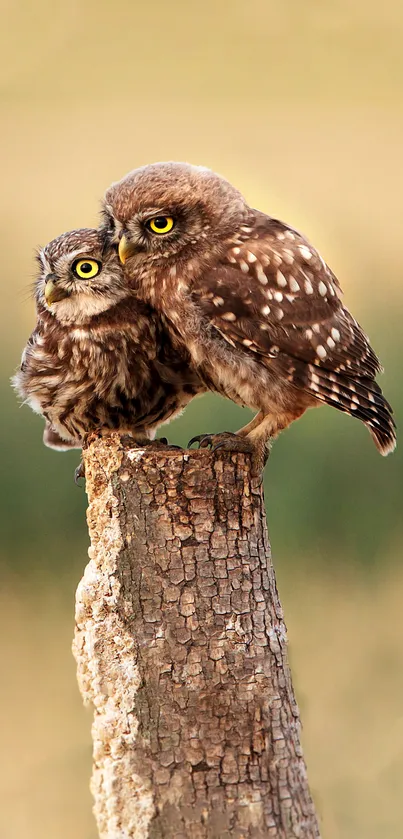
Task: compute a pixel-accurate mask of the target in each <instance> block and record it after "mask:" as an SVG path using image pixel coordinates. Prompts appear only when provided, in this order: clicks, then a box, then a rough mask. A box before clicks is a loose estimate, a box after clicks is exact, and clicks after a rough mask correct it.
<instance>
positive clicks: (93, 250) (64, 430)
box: [14, 230, 204, 449]
mask: <svg viewBox="0 0 403 839" xmlns="http://www.w3.org/2000/svg"><path fill="white" fill-rule="evenodd" d="M103 245H104V242H103V239H102V237H101V236H100V235H99V233H98V232H97V231H95V230H76V231H72V232H71V233H66V234H63V235H62V236H60V237H58V238H57V239H55V240H53V242H51V243H50V244H49V245H47V246H46V247H45V248H44V249H43V250H42V251H41V253H40V254H39V262H40V265H41V273H40V276H39V277H38V280H37V284H36V301H37V324H36V327H35V329H34V332H33V333H32V335H31V337H30V339H29V341H28V344H27V346H26V348H25V351H24V354H23V358H22V363H21V368H20V370H19V372H18V373H17V375H16V376H15V378H14V385H15V387H16V389H17V390H18V392H19V394H20V395H21V396H22V398H23V399H24V400H26V401H27V402H28V403H29V404H30V405H31V407H32V408H33V409H34V410H35V411H37V412H38V413H40V414H42V415H43V416H44V417H45V419H46V426H45V432H44V442H45V444H46V445H48V446H50V447H53V448H57V449H65V448H71V447H80V446H81V445H82V442H83V439H84V437H85V435H86V434H87V433H89V432H90V431H97V430H98V431H104V430H108V429H114V430H120V431H122V432H126V433H130V434H132V435H133V436H135V437H136V439H139V440H143V441H144V440H146V439H147V438H152V437H153V436H154V434H155V431H156V429H157V427H158V426H159V425H161V423H163V422H166V421H167V420H168V419H170V418H171V417H172V416H174V415H175V414H177V413H178V412H179V411H181V410H182V409H183V407H184V406H185V405H186V404H187V403H188V402H189V401H190V399H191V398H192V396H194V395H195V394H196V393H199V392H201V391H202V390H203V389H204V385H203V384H202V383H201V381H200V380H199V379H198V377H197V375H196V374H195V373H194V372H193V371H192V370H191V368H190V365H189V356H188V353H187V352H186V350H183V349H182V348H179V349H178V350H176V349H175V348H174V346H173V344H172V341H171V339H170V337H169V336H168V335H166V334H165V333H164V329H163V327H162V323H161V320H160V318H158V317H156V314H155V312H153V310H152V309H151V307H150V306H148V305H147V304H146V303H144V302H143V301H141V300H139V299H137V298H136V297H135V295H134V294H133V292H132V291H131V290H130V289H129V288H128V286H127V283H126V281H125V279H124V276H123V272H122V269H121V267H120V265H119V261H118V259H117V254H116V252H115V250H114V249H109V251H108V253H107V254H106V255H105V254H103ZM78 255H82V256H84V257H87V258H88V259H90V258H96V259H97V260H103V262H102V269H101V271H100V273H99V275H98V276H96V277H95V278H94V279H93V280H92V281H87V280H86V281H83V282H81V283H80V282H79V281H77V279H76V278H75V277H74V276H73V275H72V273H71V265H72V264H73V261H74V259H77V256H78ZM49 275H51V276H52V277H53V280H52V281H53V282H54V283H55V284H56V285H58V284H60V285H61V287H62V288H64V289H65V291H66V297H65V298H64V299H62V300H60V301H58V302H56V303H54V304H52V305H51V306H48V305H47V303H46V300H45V297H44V288H45V286H46V282H47V279H48V277H49ZM94 306H95V307H96V311H95V312H94ZM77 313H78V314H77Z"/></svg>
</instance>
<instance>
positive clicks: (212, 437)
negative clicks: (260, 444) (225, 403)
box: [188, 431, 250, 452]
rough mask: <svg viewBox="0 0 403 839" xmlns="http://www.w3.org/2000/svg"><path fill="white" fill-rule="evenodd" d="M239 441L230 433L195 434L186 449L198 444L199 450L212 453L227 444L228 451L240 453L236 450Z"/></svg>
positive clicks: (238, 438)
mask: <svg viewBox="0 0 403 839" xmlns="http://www.w3.org/2000/svg"><path fill="white" fill-rule="evenodd" d="M240 439H241V438H240V437H238V435H237V434H234V433H233V432H232V431H222V432H221V433H220V434H197V435H196V436H195V437H192V439H191V440H189V442H188V448H190V447H191V446H192V444H193V443H198V444H199V449H210V451H212V452H213V451H215V450H216V448H218V447H221V446H225V445H226V444H228V451H240V449H238V442H237V441H238V440H240ZM231 441H232V443H231ZM248 451H250V449H248Z"/></svg>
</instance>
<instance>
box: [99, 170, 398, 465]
mask: <svg viewBox="0 0 403 839" xmlns="http://www.w3.org/2000/svg"><path fill="white" fill-rule="evenodd" d="M161 212H163V213H166V214H167V215H169V216H172V217H173V218H174V219H175V221H176V222H177V223H176V227H175V228H174V229H173V230H172V232H171V233H169V234H168V235H166V236H155V235H154V236H153V235H150V234H149V232H145V231H144V230H143V224H144V219H147V218H148V217H149V215H150V214H151V215H152V214H153V213H161ZM104 217H105V231H108V232H107V235H108V236H109V241H111V242H115V243H118V241H119V239H120V237H122V236H124V237H125V240H127V241H128V242H130V243H131V244H130V251H129V253H130V256H131V258H130V259H128V261H127V263H126V264H125V273H126V276H127V278H128V282H129V283H130V285H131V286H132V287H133V289H134V290H135V292H136V294H138V295H139V296H141V297H142V298H143V299H144V300H145V301H147V302H149V303H151V304H152V305H153V307H155V309H156V310H158V311H159V312H160V314H161V316H163V317H164V322H165V324H166V327H167V329H168V330H169V329H170V330H171V334H172V335H175V338H176V339H178V338H179V340H180V341H181V342H182V344H183V346H184V347H186V349H187V350H188V351H189V353H190V356H191V359H192V364H193V365H194V367H195V369H196V370H197V371H198V373H199V375H200V376H201V378H203V379H204V381H205V382H206V383H207V386H208V387H209V388H210V389H214V390H216V391H218V392H219V393H222V394H224V395H226V396H229V398H231V399H233V400H234V401H236V402H239V403H241V404H246V405H248V406H249V407H251V408H254V409H256V410H258V411H260V412H262V415H263V417H264V420H263V421H262V423H261V425H260V426H259V428H260V432H261V438H262V439H263V438H265V439H267V437H268V436H273V435H275V434H276V433H277V432H278V431H279V430H281V428H284V427H286V425H288V424H289V423H290V422H291V421H292V420H293V419H295V418H297V417H298V416H300V415H301V413H303V412H304V410H305V409H306V408H308V407H312V406H315V405H319V404H321V403H324V402H325V403H327V404H329V405H332V406H334V407H336V408H338V409H339V410H341V411H344V412H346V413H349V414H351V415H352V416H355V417H357V418H359V419H361V420H362V421H363V422H364V423H365V424H366V425H367V426H368V428H369V430H370V432H371V434H372V436H373V437H374V440H375V442H376V445H377V446H378V448H379V450H380V451H381V452H382V453H383V454H387V453H388V452H389V451H391V450H392V449H393V448H394V445H395V439H396V438H395V425H394V421H393V417H392V412H391V408H390V406H389V404H388V403H387V402H386V400H385V399H384V397H383V395H382V392H381V390H380V388H379V386H378V385H377V384H376V382H375V381H374V379H375V375H376V374H377V372H379V370H380V364H379V361H378V359H377V357H376V355H375V353H374V351H373V350H372V348H371V346H370V344H369V341H368V339H367V337H366V335H365V334H364V332H363V331H362V329H361V327H360V326H359V324H358V323H357V322H356V321H355V320H354V318H353V317H352V315H351V314H350V313H349V311H348V310H347V309H346V308H345V307H344V306H343V303H342V301H341V289H340V285H339V282H338V280H337V278H336V277H335V276H334V274H333V273H332V271H331V270H330V269H329V267H328V266H327V265H326V264H325V262H324V261H323V259H322V257H321V256H320V254H319V253H318V252H317V251H316V250H315V248H313V247H312V246H311V245H310V244H309V242H308V241H307V240H306V239H305V238H304V237H303V236H302V235H301V234H300V233H298V232H297V231H296V230H294V229H292V228H290V227H289V226H287V225H286V224H283V223H282V222H280V221H278V220H276V219H272V218H270V217H269V216H266V215H264V214H263V213H261V212H259V211H257V210H253V209H251V208H250V207H248V205H247V204H246V202H245V200H244V199H243V198H242V196H241V195H240V193H239V192H238V191H237V190H235V189H234V188H233V187H231V185H229V184H228V183H227V182H226V181H224V180H223V179H222V178H220V177H219V176H218V175H215V174H214V173H212V172H208V171H206V170H200V169H198V168H196V167H191V166H188V165H186V164H173V163H167V164H154V165H153V166H151V167H143V168H142V169H138V170H135V171H134V172H132V173H129V175H127V176H126V177H125V178H123V179H122V181H120V182H119V183H117V184H114V185H113V186H112V187H111V188H110V189H109V190H108V192H107V193H106V198H105V202H104ZM184 243H186V247H185V248H184V247H183V244H184ZM248 436H250V437H252V436H253V439H254V440H257V438H258V437H259V430H258V428H254V429H253V430H252V432H251V433H250V434H249V433H248Z"/></svg>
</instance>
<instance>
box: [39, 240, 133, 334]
mask: <svg viewBox="0 0 403 839" xmlns="http://www.w3.org/2000/svg"><path fill="white" fill-rule="evenodd" d="M104 245H105V243H104V240H103V237H101V236H100V234H99V232H98V231H97V230H92V229H85V230H75V231H70V232H69V233H64V234H62V236H59V237H58V238H57V239H54V240H52V242H50V243H49V244H48V245H46V247H45V248H43V249H42V250H41V251H40V252H39V255H38V261H39V263H40V267H41V273H40V276H39V278H38V281H37V285H36V298H37V301H38V304H39V305H40V306H45V307H46V308H47V309H48V311H50V312H51V313H52V315H53V316H54V317H55V318H56V320H58V321H59V322H60V323H63V324H81V323H86V322H89V321H90V320H91V319H92V318H93V317H95V316H97V315H99V314H100V313H101V312H105V311H107V310H108V309H110V308H111V307H112V306H115V305H116V304H117V303H118V302H119V301H120V300H122V299H123V298H124V297H126V296H127V295H128V294H129V293H130V292H129V289H128V286H127V282H126V280H125V278H124V275H123V271H122V267H121V265H120V263H119V260H118V256H117V253H116V250H115V249H114V248H105V247H104Z"/></svg>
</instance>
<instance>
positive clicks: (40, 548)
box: [0, 0, 403, 839]
mask: <svg viewBox="0 0 403 839" xmlns="http://www.w3.org/2000/svg"><path fill="white" fill-rule="evenodd" d="M402 36H403V7H402V4H401V2H400V0H386V2H384V3H382V4H380V3H376V2H375V0H355V1H354V0H353V2H351V1H350V0H333V1H332V2H326V0H316V1H315V0H305V2H304V3H301V2H299V0H284V2H283V3H281V4H280V3H277V2H274V0H248V2H245V0H220V2H219V3H218V2H214V1H213V0H205V2H204V3H201V4H194V3H189V2H179V0H176V2H175V0H171V2H170V3H163V2H160V0H154V2H147V3H146V2H141V3H140V2H135V0H131V1H130V2H129V0H121V2H120V3H119V4H117V5H116V4H115V5H113V4H111V3H109V2H105V0H98V2H95V0H93V1H92V2H90V0H70V2H63V3H62V2H58V0H52V2H51V0H37V1H36V3H32V2H30V1H29V0H3V3H2V32H1V35H0V37H1V49H0V56H1V62H2V73H1V82H0V102H1V110H2V119H1V125H2V128H1V139H2V163H3V168H2V173H1V193H2V201H1V213H2V219H1V221H2V223H1V227H0V235H1V238H2V242H1V256H2V272H1V295H2V306H1V337H2V352H1V355H0V365H1V374H2V376H1V386H0V395H1V405H2V410H1V419H2V424H3V428H2V434H1V436H0V447H1V453H0V456H1V464H2V481H1V485H0V492H1V502H0V511H1V519H2V521H1V534H2V535H1V541H0V562H1V567H0V572H1V593H0V598H1V609H0V656H1V662H2V679H1V715H2V721H3V726H2V737H1V740H0V835H1V837H4V839H22V837H24V839H53V837H55V836H57V837H59V839H70V837H72V836H74V838H75V839H95V836H96V831H95V826H94V822H93V818H92V814H91V798H90V794H89V792H88V779H89V775H90V770H91V744H90V721H91V715H90V712H88V711H84V710H83V708H82V705H81V700H80V697H79V694H78V689H77V687H76V683H75V672H74V662H73V659H72V656H71V652H70V643H71V637H72V633H73V608H74V591H75V587H76V585H77V583H78V580H79V578H80V575H81V573H82V570H83V567H84V565H85V562H86V558H87V555H86V550H87V543H88V538H87V531H86V525H85V503H86V499H85V493H84V492H83V491H82V490H80V489H77V488H76V487H75V485H74V483H73V470H74V467H75V466H76V465H77V461H78V453H77V452H76V453H69V454H59V453H56V452H52V451H49V450H47V449H45V448H44V447H43V445H42V442H41V436H42V422H41V420H40V418H39V417H36V416H34V415H33V414H32V412H30V410H29V409H28V408H27V407H22V408H20V407H19V406H18V404H17V400H16V398H15V396H14V394H13V392H12V391H11V389H10V386H9V377H10V375H11V374H12V373H13V371H14V369H15V367H16V366H17V364H18V363H19V358H20V354H21V350H22V347H23V345H24V343H25V341H26V339H27V337H28V335H29V332H30V330H31V327H32V325H33V323H34V308H33V303H32V301H31V300H30V297H29V286H30V282H32V279H33V277H34V271H35V266H34V259H33V255H34V249H35V248H36V247H37V246H38V245H39V244H45V243H46V242H47V241H48V240H49V239H51V238H53V237H54V236H56V235H57V234H59V233H60V232H61V231H63V230H66V229H70V228H73V227H77V226H85V225H91V224H95V225H96V224H97V214H98V209H99V198H100V196H101V195H102V193H103V191H104V189H105V188H106V187H107V186H108V184H109V183H110V182H111V181H112V180H116V179H118V178H120V177H121V176H122V175H123V174H124V173H125V172H126V171H128V170H129V169H131V168H134V167H136V166H139V165H142V164H144V163H147V162H152V161H155V160H169V159H175V160H187V161H190V162H193V163H196V164H204V165H207V166H210V167H211V168H213V169H215V170H217V171H219V172H220V173H221V174H223V175H224V176H226V177H227V178H228V179H229V180H231V181H233V182H234V183H235V184H236V185H237V186H238V188H240V189H241V190H242V191H243V193H244V194H245V195H246V197H247V198H248V200H249V202H250V203H251V204H252V205H254V206H257V207H259V208H260V209H262V210H265V211H267V212H269V213H270V214H272V215H275V216H278V217H280V218H283V219H284V220H286V221H288V222H290V223H291V224H292V225H295V226H296V227H297V228H299V229H301V230H303V231H304V232H306V234H307V235H308V236H309V238H310V239H311V240H312V241H313V243H314V244H315V245H316V246H317V247H318V248H319V249H320V250H321V251H322V253H323V255H324V256H325V258H326V259H327V261H328V262H329V263H330V265H331V266H332V268H333V270H334V271H335V272H336V273H337V274H338V276H339V277H340V279H341V282H342V286H343V288H344V291H345V295H346V297H345V299H346V303H347V305H348V306H349V307H350V308H351V309H352V310H353V312H354V314H355V316H356V317H357V319H358V320H359V321H360V322H361V323H362V324H363V326H364V328H365V330H366V331H367V332H368V333H369V334H370V336H371V340H372V343H373V345H374V347H375V349H376V350H377V351H378V353H379V355H380V356H381V359H382V361H383V363H384V365H385V368H386V373H385V375H384V376H383V377H382V386H383V387H384V390H385V392H386V394H387V397H388V398H389V399H390V401H391V402H392V404H393V405H394V407H395V410H396V417H397V421H398V423H399V418H400V417H401V416H402V412H403V397H402V392H401V359H402V354H403V330H402V327H401V322H402V303H403V292H402V257H401V244H400V243H401V227H402V187H403V169H402V146H403V104H402V96H401V91H402V82H403V51H402ZM245 420H246V412H244V411H242V410H241V409H239V408H236V407H234V406H232V405H231V404H230V403H225V402H224V401H222V400H220V399H216V398H214V397H209V396H207V397H203V398H202V399H201V400H198V401H196V402H194V403H193V404H192V405H191V406H190V407H189V408H188V410H187V411H186V413H185V415H184V416H183V417H182V418H181V419H179V420H177V421H176V422H174V423H173V424H172V425H171V426H170V427H169V429H168V430H167V431H165V432H164V433H168V434H169V437H170V439H171V441H172V442H176V443H180V444H185V443H186V441H187V440H188V439H189V437H190V436H192V435H193V434H196V433H198V432H201V431H204V430H206V431H214V430H219V429H221V430H222V429H235V428H236V427H237V426H239V425H240V424H241V423H242V424H243V423H244V422H245ZM401 451H402V450H401V449H400V450H399V449H398V450H397V452H396V453H395V454H394V455H393V456H391V457H389V458H387V459H386V460H385V459H383V458H381V457H380V456H379V455H378V453H377V452H376V450H375V447H374V445H373V443H372V441H371V439H370V437H369V435H368V433H367V432H366V430H365V428H364V427H363V426H362V425H361V424H360V423H358V422H357V421H354V420H352V419H350V418H348V417H346V416H343V415H340V414H338V413H337V412H336V411H332V410H330V409H326V408H323V409H322V410H320V411H315V412H313V411H312V412H309V413H308V415H306V416H305V417H304V418H303V419H302V420H301V421H300V422H298V423H296V424H295V425H294V426H293V427H292V428H291V429H290V430H289V431H287V432H286V433H284V434H283V436H282V438H281V439H280V440H279V441H278V442H277V443H276V445H275V447H274V449H273V452H272V455H271V457H270V462H269V464H268V466H267V469H266V498H267V506H268V515H269V525H270V533H271V538H272V545H273V553H274V560H275V566H276V570H277V575H278V580H279V586H280V593H281V597H282V601H283V604H284V608H285V615H286V621H287V624H288V627H289V635H290V656H291V664H292V668H293V674H294V679H295V685H296V689H297V694H298V699H299V703H300V706H301V711H302V715H303V723H304V733H303V742H304V748H305V754H306V757H307V761H308V770H309V777H310V783H311V786H312V789H313V792H314V795H315V800H316V803H317V806H318V809H319V812H320V816H321V820H322V828H323V836H324V839H339V837H342V838H343V839H380V837H382V839H395V838H397V837H401V836H402V833H403V816H402V811H401V789H402V783H403V671H402V643H403V641H402V639H403V619H402V600H403V570H402V563H401V557H402V546H403V528H402V477H401V476H402V454H401Z"/></svg>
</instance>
